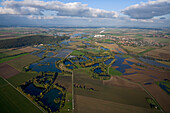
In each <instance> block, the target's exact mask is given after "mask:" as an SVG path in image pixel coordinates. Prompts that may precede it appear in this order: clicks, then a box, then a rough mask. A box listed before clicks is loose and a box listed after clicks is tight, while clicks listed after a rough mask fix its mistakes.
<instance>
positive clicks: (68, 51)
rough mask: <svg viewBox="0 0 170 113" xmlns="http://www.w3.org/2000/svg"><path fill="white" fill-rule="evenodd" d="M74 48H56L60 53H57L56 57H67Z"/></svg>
mask: <svg viewBox="0 0 170 113" xmlns="http://www.w3.org/2000/svg"><path fill="white" fill-rule="evenodd" d="M72 51H73V50H71V49H62V50H56V51H55V52H57V53H58V54H57V55H55V56H54V57H62V58H65V57H66V56H68V55H69V54H70V53H71V52H72Z"/></svg>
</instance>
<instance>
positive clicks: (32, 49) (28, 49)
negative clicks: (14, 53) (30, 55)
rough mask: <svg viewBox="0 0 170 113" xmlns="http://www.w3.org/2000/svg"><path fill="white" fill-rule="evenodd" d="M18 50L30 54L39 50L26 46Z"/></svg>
mask: <svg viewBox="0 0 170 113" xmlns="http://www.w3.org/2000/svg"><path fill="white" fill-rule="evenodd" d="M18 50H20V51H23V52H32V51H35V50H39V49H38V48H33V47H30V46H28V47H24V48H21V49H18Z"/></svg>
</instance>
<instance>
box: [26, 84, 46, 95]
mask: <svg viewBox="0 0 170 113" xmlns="http://www.w3.org/2000/svg"><path fill="white" fill-rule="evenodd" d="M23 90H24V92H25V93H27V94H30V95H33V96H38V95H40V93H41V92H42V91H43V90H44V89H43V88H38V87H35V86H34V84H33V83H31V84H29V85H28V86H26V87H25V89H23Z"/></svg>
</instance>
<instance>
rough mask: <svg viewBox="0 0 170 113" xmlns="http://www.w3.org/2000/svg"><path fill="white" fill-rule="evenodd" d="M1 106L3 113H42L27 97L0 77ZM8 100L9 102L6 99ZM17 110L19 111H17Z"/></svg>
mask: <svg viewBox="0 0 170 113" xmlns="http://www.w3.org/2000/svg"><path fill="white" fill-rule="evenodd" d="M0 83H1V84H0V86H1V87H0V98H1V99H0V100H1V101H0V105H1V110H0V111H1V113H11V112H13V113H18V112H24V113H29V111H28V109H29V110H31V111H32V112H36V113H42V111H40V110H39V109H38V108H37V107H36V106H35V105H33V104H32V103H31V102H30V101H29V100H28V99H27V98H26V97H24V96H23V95H22V94H20V93H19V92H18V91H17V90H16V89H14V88H13V87H12V86H10V85H9V84H8V83H7V82H5V81H4V80H3V79H2V78H1V77H0ZM6 98H8V100H7V99H6ZM16 108H17V109H16Z"/></svg>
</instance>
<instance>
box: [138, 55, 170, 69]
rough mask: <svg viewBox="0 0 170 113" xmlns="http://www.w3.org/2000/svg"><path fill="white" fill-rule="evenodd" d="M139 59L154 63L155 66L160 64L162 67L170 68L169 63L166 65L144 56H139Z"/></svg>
mask: <svg viewBox="0 0 170 113" xmlns="http://www.w3.org/2000/svg"><path fill="white" fill-rule="evenodd" d="M139 59H140V60H141V61H143V62H146V63H148V64H150V65H153V66H158V67H159V66H160V67H166V68H170V66H168V65H165V64H162V63H159V62H156V61H154V60H150V59H146V58H142V57H139Z"/></svg>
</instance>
